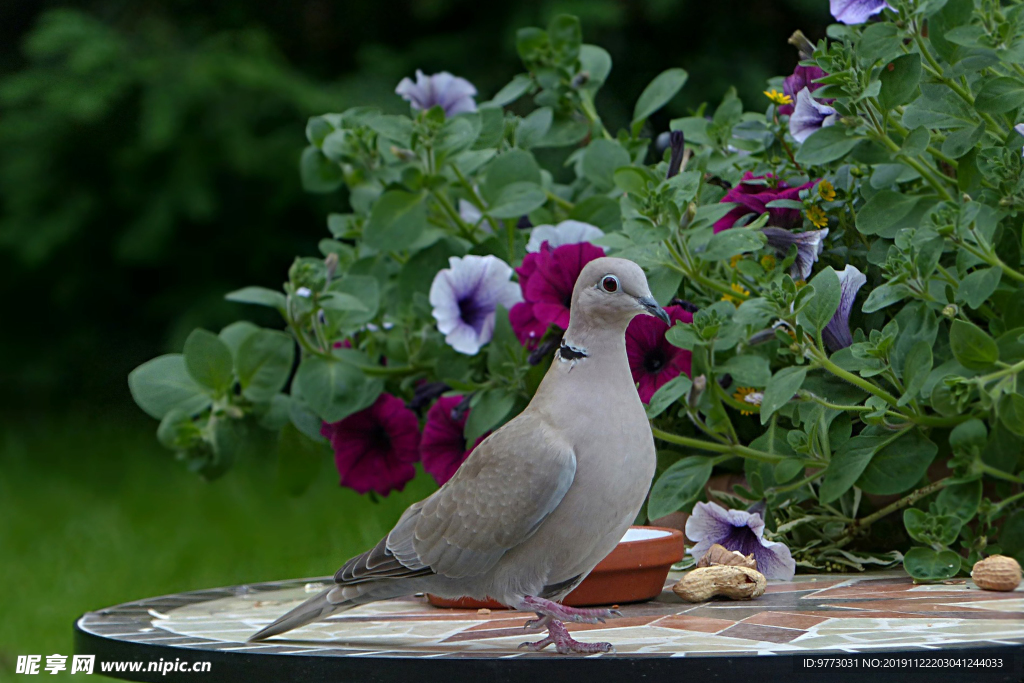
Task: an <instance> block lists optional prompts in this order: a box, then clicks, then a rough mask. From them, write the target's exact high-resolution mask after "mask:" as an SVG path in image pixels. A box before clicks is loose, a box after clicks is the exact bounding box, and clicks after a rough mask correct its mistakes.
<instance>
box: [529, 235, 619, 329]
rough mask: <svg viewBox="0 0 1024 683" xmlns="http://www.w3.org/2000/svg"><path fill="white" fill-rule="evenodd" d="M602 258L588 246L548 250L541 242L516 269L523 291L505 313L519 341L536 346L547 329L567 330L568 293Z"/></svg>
mask: <svg viewBox="0 0 1024 683" xmlns="http://www.w3.org/2000/svg"><path fill="white" fill-rule="evenodd" d="M602 256H604V249H602V248H601V247H597V246H594V245H593V244H590V243H589V242H579V243H576V244H563V245H562V246H560V247H557V248H555V249H552V248H551V246H550V245H549V244H548V243H547V242H545V243H544V244H542V245H541V248H540V251H536V252H532V253H529V254H527V255H526V258H524V259H523V265H522V266H520V267H519V268H517V269H516V273H518V275H519V285H520V287H522V290H523V299H524V301H523V302H522V303H518V304H516V305H515V306H514V307H513V308H512V310H511V311H510V312H509V321H510V322H511V323H512V329H513V330H514V331H515V333H516V336H517V337H518V338H519V341H520V342H522V343H524V344H529V343H531V342H532V344H533V345H536V340H539V339H540V337H541V336H543V334H544V332H545V331H546V330H547V328H548V326H549V325H555V326H557V327H560V328H562V329H563V330H564V329H567V328H568V327H569V305H570V304H571V302H572V290H573V287H575V285H576V278H578V277H579V275H580V271H582V270H583V266H585V265H587V264H588V263H590V262H591V261H593V260H594V259H597V258H601V257H602Z"/></svg>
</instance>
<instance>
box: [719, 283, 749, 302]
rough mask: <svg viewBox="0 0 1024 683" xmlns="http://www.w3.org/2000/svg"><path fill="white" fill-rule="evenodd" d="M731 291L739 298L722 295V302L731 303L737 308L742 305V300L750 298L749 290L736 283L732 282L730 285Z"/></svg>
mask: <svg viewBox="0 0 1024 683" xmlns="http://www.w3.org/2000/svg"><path fill="white" fill-rule="evenodd" d="M731 289H732V291H734V292H736V293H737V294H739V295H740V296H738V297H737V296H733V295H732V294H723V295H722V301H731V302H733V303H734V304H735V305H737V306H739V305H740V304H741V303H743V300H744V299H746V298H747V297H748V296H750V290H748V289H746V288H745V287H744V286H743V285H741V284H739V283H738V282H734V283H732V285H731Z"/></svg>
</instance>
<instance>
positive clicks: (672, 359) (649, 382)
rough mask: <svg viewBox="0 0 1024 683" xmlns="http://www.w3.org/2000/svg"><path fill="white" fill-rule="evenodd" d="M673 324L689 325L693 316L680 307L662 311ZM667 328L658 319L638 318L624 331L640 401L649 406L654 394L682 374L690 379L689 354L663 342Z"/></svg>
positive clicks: (628, 356)
mask: <svg viewBox="0 0 1024 683" xmlns="http://www.w3.org/2000/svg"><path fill="white" fill-rule="evenodd" d="M665 311H666V312H667V313H668V316H669V319H670V320H671V321H672V324H673V325H675V324H676V323H677V322H684V323H692V322H693V314H692V313H690V312H689V311H687V310H685V309H684V308H683V307H682V306H668V307H666V308H665ZM668 329H669V328H668V327H667V326H666V325H665V323H663V322H662V321H661V320H659V319H658V318H655V317H652V316H649V315H638V316H637V317H635V318H633V320H632V321H631V322H630V323H629V327H627V328H626V357H627V358H628V359H629V370H630V372H632V373H633V381H634V382H636V383H637V384H638V386H637V391H638V392H639V394H640V400H641V401H643V402H644V403H648V402H650V400H651V397H652V396H654V394H655V392H656V391H658V389H660V388H661V387H662V386H663V385H664V384H667V383H668V381H669V380H671V379H674V378H676V377H678V376H679V375H680V374H681V373H682V374H686V375H687V376H689V374H690V361H691V358H692V354H691V353H690V352H689V351H687V350H686V349H681V348H679V347H678V346H673V345H672V344H670V343H669V342H668V340H667V339H665V333H666V332H668Z"/></svg>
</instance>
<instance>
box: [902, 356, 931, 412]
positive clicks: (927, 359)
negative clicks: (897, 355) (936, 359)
mask: <svg viewBox="0 0 1024 683" xmlns="http://www.w3.org/2000/svg"><path fill="white" fill-rule="evenodd" d="M931 371H932V345H931V344H929V343H928V342H927V341H923V340H922V341H919V342H917V343H915V344H914V345H913V346H912V347H910V351H909V352H908V353H907V357H906V359H905V360H904V361H903V385H904V387H905V390H904V392H903V396H901V397H900V400H899V402H898V404H899V405H900V406H901V407H902V406H905V405H907V404H908V403H910V402H911V401H913V400H914V399H915V398H917V396H918V394H920V393H921V389H923V388H924V383H925V382H926V381H927V380H928V375H929V373H931Z"/></svg>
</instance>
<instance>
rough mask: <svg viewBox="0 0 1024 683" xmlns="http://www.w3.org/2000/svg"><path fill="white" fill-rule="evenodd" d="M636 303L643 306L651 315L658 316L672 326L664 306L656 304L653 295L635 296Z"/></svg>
mask: <svg viewBox="0 0 1024 683" xmlns="http://www.w3.org/2000/svg"><path fill="white" fill-rule="evenodd" d="M637 303H639V304H640V305H641V306H643V308H644V310H645V311H646V312H647V313H649V314H651V315H653V316H654V317H655V318H660V319H661V320H662V322H664V323H665V324H666V325H668V326H669V327H671V326H672V321H671V320H669V317H668V313H667V312H666V311H665V309H664V308H662V307H661V306H659V305H658V302H657V301H655V300H654V297H653V296H642V297H638V298H637Z"/></svg>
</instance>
